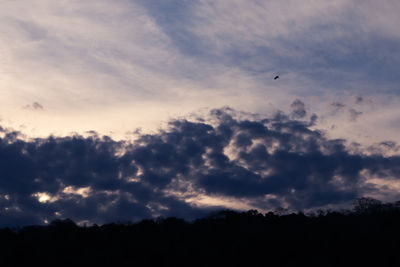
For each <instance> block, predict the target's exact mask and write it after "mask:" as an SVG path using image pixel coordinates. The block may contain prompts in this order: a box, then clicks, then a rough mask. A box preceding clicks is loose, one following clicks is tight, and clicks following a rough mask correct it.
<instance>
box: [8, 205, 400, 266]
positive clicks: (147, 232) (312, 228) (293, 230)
mask: <svg viewBox="0 0 400 267" xmlns="http://www.w3.org/2000/svg"><path fill="white" fill-rule="evenodd" d="M0 243H1V245H0V246H1V247H0V260H1V266H31V265H33V264H34V265H38V266H84V265H85V266H299V265H305V266H400V253H399V251H400V250H399V249H400V202H396V203H383V202H380V201H378V200H375V199H372V198H360V199H358V200H357V201H356V203H355V206H354V209H353V210H352V211H349V210H342V211H333V210H325V211H322V210H320V211H317V212H315V213H312V214H304V213H302V212H297V213H294V212H292V213H290V212H287V211H283V210H278V211H277V212H268V213H266V214H261V213H259V212H258V211H256V210H249V211H247V212H236V211H232V210H222V211H218V212H214V213H211V214H210V215H208V216H207V217H205V218H201V219H197V220H195V221H193V222H187V221H185V220H182V219H178V218H158V219H155V220H142V221H141V222H138V223H110V224H104V225H101V226H98V225H93V226H82V227H81V226H77V225H76V224H75V223H74V222H73V221H72V220H69V219H65V220H56V221H53V222H51V223H50V224H49V225H48V226H27V227H24V228H20V229H9V228H4V229H0Z"/></svg>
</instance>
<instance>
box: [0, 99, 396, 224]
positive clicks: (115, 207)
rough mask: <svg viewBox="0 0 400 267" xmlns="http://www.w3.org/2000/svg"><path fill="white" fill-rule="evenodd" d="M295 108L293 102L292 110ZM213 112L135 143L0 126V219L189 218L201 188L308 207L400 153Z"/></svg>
mask: <svg viewBox="0 0 400 267" xmlns="http://www.w3.org/2000/svg"><path fill="white" fill-rule="evenodd" d="M303 105H304V104H303ZM303 105H302V103H301V102H300V101H298V102H297V104H295V107H296V110H301V109H302V108H304V106H303ZM298 107H300V108H298ZM211 116H212V120H210V121H212V123H209V122H208V121H209V120H204V121H203V122H192V121H188V120H175V121H171V122H170V123H169V127H168V129H165V130H162V131H160V132H158V133H156V134H147V135H146V134H141V135H139V137H138V139H137V140H135V141H134V142H128V141H118V142H117V141H114V140H112V139H111V138H109V137H107V136H99V135H98V134H96V133H93V134H91V135H90V136H89V137H82V136H79V135H74V136H69V137H48V138H41V139H34V140H29V141H27V140H23V139H22V138H20V136H19V134H18V132H10V131H8V130H4V131H3V137H2V138H1V139H0V174H1V175H0V208H1V209H2V216H1V219H0V225H21V224H36V223H42V222H43V221H44V220H49V221H50V220H53V219H56V218H67V217H68V218H71V219H73V220H74V221H78V222H79V221H90V222H96V223H104V222H109V221H126V220H139V219H143V218H149V217H153V216H179V217H184V218H195V217H198V216H201V215H204V214H205V213H206V212H209V211H210V209H211V208H203V207H200V206H198V205H193V204H190V202H188V200H189V199H196V197H199V196H201V195H204V194H205V195H208V196H211V197H228V198H233V199H235V198H236V199H238V200H239V199H240V200H242V201H243V200H245V199H247V200H248V201H249V203H253V205H255V207H256V208H259V209H274V208H276V207H277V206H288V207H289V208H291V209H310V208H316V207H321V206H324V205H341V204H345V203H348V202H351V201H353V200H354V199H355V198H357V197H360V196H363V195H364V194H367V193H368V192H376V191H377V190H379V188H377V187H376V186H374V185H371V184H368V183H366V179H367V178H366V176H365V173H366V172H368V173H370V174H371V175H375V176H379V177H380V178H382V179H384V178H386V177H389V178H393V177H399V176H400V169H399V167H398V166H400V157H397V156H392V157H384V156H383V155H382V154H379V153H374V154H372V155H368V154H363V153H362V152H360V151H362V149H359V150H358V152H357V153H355V152H354V151H353V152H352V153H350V152H349V151H348V150H347V149H346V147H345V145H344V143H345V140H330V139H327V138H326V137H325V136H324V134H323V133H321V132H320V131H317V130H311V129H309V126H310V123H308V122H301V121H296V120H292V119H290V118H289V117H288V116H286V115H285V114H283V113H280V114H277V115H276V116H274V117H272V118H264V119H255V118H254V119H238V117H239V116H238V113H237V112H235V111H234V110H231V109H229V108H225V109H217V110H213V111H212V112H211ZM380 147H383V148H394V147H396V144H394V143H392V142H385V143H382V144H380Z"/></svg>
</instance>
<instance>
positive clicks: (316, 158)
mask: <svg viewBox="0 0 400 267" xmlns="http://www.w3.org/2000/svg"><path fill="white" fill-rule="evenodd" d="M399 13H400V3H399V2H398V1H396V0H383V1H372V0H371V1H370V0H365V1H359V0H338V1H312V0H308V1H300V0H288V1H272V0H270V1H259V0H229V1H228V0H217V1H206V0H195V1H187V0H164V1H155V0H96V1H94V0H89V1H78V0H68V1H67V0H59V1H52V0H31V1H28V0H0V127H1V128H0V129H1V130H0V136H1V138H2V139H1V142H0V158H1V162H2V163H1V164H0V179H1V182H0V183H1V184H0V213H3V216H2V218H4V219H1V220H2V221H0V225H23V224H34V223H38V224H40V223H45V222H48V221H51V220H53V219H55V218H61V217H63V218H65V217H69V218H71V219H73V220H76V221H79V222H97V223H104V222H107V221H113V220H138V219H141V218H145V217H154V216H180V217H185V218H195V217H198V216H200V215H202V214H206V213H207V212H209V211H210V210H212V209H215V208H226V207H227V208H238V209H250V208H257V209H259V210H263V211H266V210H269V209H273V208H276V207H286V208H290V209H295V210H299V209H312V208H317V207H337V206H346V205H348V203H350V202H351V201H352V200H354V199H355V198H357V197H361V196H372V197H377V198H379V199H382V200H388V201H389V200H391V201H392V200H398V196H399V190H400V183H398V181H397V180H398V178H399V170H398V167H397V166H396V165H398V163H397V162H398V160H399V158H398V157H399V156H398V154H399V153H398V151H399V146H398V145H397V143H398V142H400V137H399V135H398V133H399V130H400V112H399V105H400V75H399V74H400V73H399V67H398V66H399V63H400V28H399V27H398V24H399V23H400V18H399V16H398V14H399ZM276 75H279V79H276V80H274V79H273V78H274V77H275V76H276Z"/></svg>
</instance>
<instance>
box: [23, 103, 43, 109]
mask: <svg viewBox="0 0 400 267" xmlns="http://www.w3.org/2000/svg"><path fill="white" fill-rule="evenodd" d="M24 109H29V110H43V106H42V105H41V104H40V103H39V102H33V103H32V104H31V105H26V106H24Z"/></svg>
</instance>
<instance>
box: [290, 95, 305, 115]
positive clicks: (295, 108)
mask: <svg viewBox="0 0 400 267" xmlns="http://www.w3.org/2000/svg"><path fill="white" fill-rule="evenodd" d="M305 107H306V106H305V105H304V103H303V102H301V101H300V100H299V99H296V100H295V101H293V102H292V104H290V108H291V109H292V113H291V115H292V116H293V118H295V119H300V118H304V117H305V116H306V115H307V111H306V108H305Z"/></svg>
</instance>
